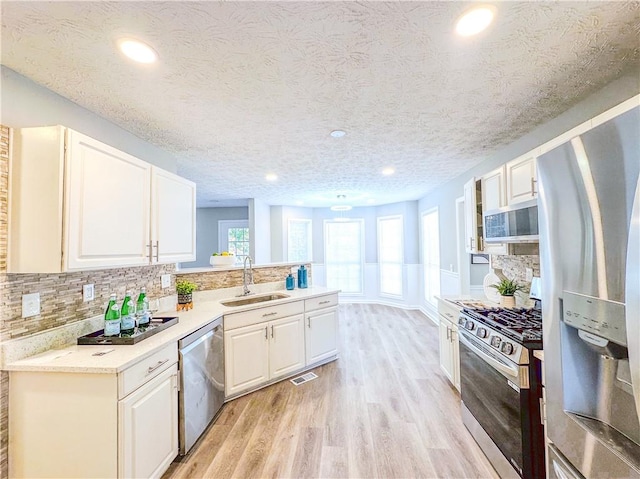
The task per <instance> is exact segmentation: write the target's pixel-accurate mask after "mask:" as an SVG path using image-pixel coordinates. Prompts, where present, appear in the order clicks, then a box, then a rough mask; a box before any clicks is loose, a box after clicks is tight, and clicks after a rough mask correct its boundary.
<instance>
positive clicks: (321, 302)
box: [318, 300, 331, 304]
mask: <svg viewBox="0 0 640 479" xmlns="http://www.w3.org/2000/svg"><path fill="white" fill-rule="evenodd" d="M330 302H331V301H329V300H327V301H320V303H318V304H329V303H330Z"/></svg>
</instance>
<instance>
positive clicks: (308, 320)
mask: <svg viewBox="0 0 640 479" xmlns="http://www.w3.org/2000/svg"><path fill="white" fill-rule="evenodd" d="M307 324H308V325H309V329H311V316H308V317H307Z"/></svg>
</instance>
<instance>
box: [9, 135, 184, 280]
mask: <svg viewBox="0 0 640 479" xmlns="http://www.w3.org/2000/svg"><path fill="white" fill-rule="evenodd" d="M10 169H11V174H10V178H9V181H10V184H9V195H10V199H11V201H10V216H9V255H8V271H9V272H11V273H58V272H63V271H81V270H94V269H102V268H113V267H122V266H141V265H148V264H152V263H169V262H178V261H189V260H193V259H195V185H194V184H193V183H191V182H189V181H187V180H184V179H182V178H180V177H178V176H176V175H174V174H172V173H169V172H166V171H163V170H161V169H159V168H155V167H152V166H151V165H150V164H149V163H146V162H144V161H142V160H140V159H138V158H135V157H133V156H131V155H128V154H126V153H123V152H121V151H119V150H117V149H115V148H112V147H110V146H108V145H105V144H104V143H101V142H99V141H97V140H94V139H92V138H89V137H87V136H85V135H83V134H81V133H78V132H75V131H73V130H69V129H67V128H64V127H61V126H54V127H38V128H23V129H19V130H15V133H14V138H13V149H12V154H11V156H10ZM154 247H155V248H154Z"/></svg>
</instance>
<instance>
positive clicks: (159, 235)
mask: <svg viewBox="0 0 640 479" xmlns="http://www.w3.org/2000/svg"><path fill="white" fill-rule="evenodd" d="M151 172H152V176H151V193H152V195H151V198H152V201H151V225H152V232H151V240H152V241H153V243H152V253H153V257H152V262H154V263H179V262H184V261H195V259H196V185H195V184H194V183H193V182H191V181H189V180H185V179H184V178H181V177H179V176H177V175H174V174H173V173H169V172H168V171H165V170H162V169H160V168H156V167H151Z"/></svg>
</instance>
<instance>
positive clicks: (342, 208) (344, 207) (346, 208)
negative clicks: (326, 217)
mask: <svg viewBox="0 0 640 479" xmlns="http://www.w3.org/2000/svg"><path fill="white" fill-rule="evenodd" d="M350 209H351V206H349V205H333V206H332V207H331V211H349V210H350Z"/></svg>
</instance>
